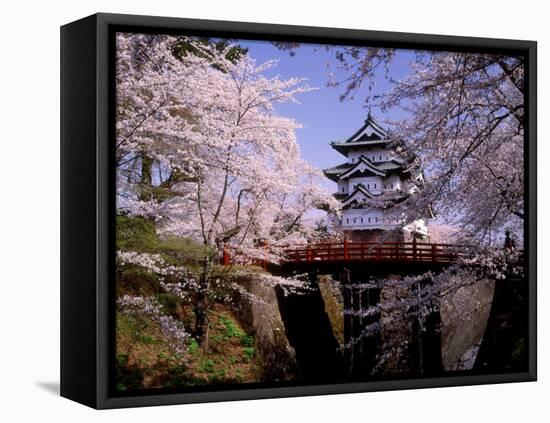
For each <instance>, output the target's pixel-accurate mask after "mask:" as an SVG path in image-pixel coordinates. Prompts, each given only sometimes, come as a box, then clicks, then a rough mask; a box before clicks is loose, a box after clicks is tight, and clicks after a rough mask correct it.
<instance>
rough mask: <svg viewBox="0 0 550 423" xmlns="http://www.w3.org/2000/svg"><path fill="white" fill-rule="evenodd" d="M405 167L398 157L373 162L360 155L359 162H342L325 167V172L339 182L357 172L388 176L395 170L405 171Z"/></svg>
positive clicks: (331, 178) (328, 176)
mask: <svg viewBox="0 0 550 423" xmlns="http://www.w3.org/2000/svg"><path fill="white" fill-rule="evenodd" d="M404 167H405V166H404V164H403V162H402V161H401V160H400V159H398V158H393V159H392V160H390V161H387V162H381V163H373V162H372V161H371V160H369V158H368V157H366V156H360V157H359V160H358V161H357V163H342V164H339V165H338V166H334V167H330V168H328V169H324V170H323V173H324V174H325V176H326V177H327V178H329V179H330V180H331V181H334V182H338V180H339V179H345V178H349V177H351V176H353V175H354V174H356V173H359V174H361V175H365V174H371V175H376V176H386V175H387V174H388V173H390V172H392V171H394V170H403V171H405V169H404Z"/></svg>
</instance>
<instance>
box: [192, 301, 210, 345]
mask: <svg viewBox="0 0 550 423" xmlns="http://www.w3.org/2000/svg"><path fill="white" fill-rule="evenodd" d="M208 306H209V304H208V295H207V292H204V293H202V292H201V293H199V295H198V296H197V302H196V304H195V336H196V337H197V341H198V343H199V345H200V347H201V349H202V350H203V351H204V352H206V350H208Z"/></svg>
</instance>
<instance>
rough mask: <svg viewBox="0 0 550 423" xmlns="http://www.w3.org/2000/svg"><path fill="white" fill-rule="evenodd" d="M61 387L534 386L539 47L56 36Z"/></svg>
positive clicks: (118, 24) (206, 28)
mask: <svg viewBox="0 0 550 423" xmlns="http://www.w3.org/2000/svg"><path fill="white" fill-rule="evenodd" d="M61 71H62V74H61V100H62V105H61V155H62V157H61V159H62V160H61V189H62V201H61V219H62V220H61V222H62V232H61V241H62V258H61V260H62V261H61V268H62V274H61V393H62V395H63V396H65V397H67V398H70V399H73V400H75V401H78V402H81V403H83V404H86V405H89V406H92V407H96V408H115V407H129V406H143V405H157V404H175V403H188V402H205V401H222V400H237V399H252V398H271V397H283V396H298V395H314V394H330V393H344V392H364V391H373V390H392V389H410V388H425V387H437V386H456V385H468V384H482V383H500V382H520V381H533V380H535V379H536V320H535V318H536V263H535V260H536V179H535V178H536V168H535V166H536V160H535V154H536V43H535V42H531V41H516V40H495V39H481V38H467V37H449V36H435V35H418V34H402V33H388V32H372V31H355V30H343V29H330V28H313V27H295V26H280V25H265V24H253V23H239V22H215V21H202V20H188V19H175V18H159V17H145V16H130V15H111V14H97V15H93V16H90V17H87V18H84V19H82V20H79V21H76V22H73V23H70V24H68V25H66V26H63V27H62V29H61Z"/></svg>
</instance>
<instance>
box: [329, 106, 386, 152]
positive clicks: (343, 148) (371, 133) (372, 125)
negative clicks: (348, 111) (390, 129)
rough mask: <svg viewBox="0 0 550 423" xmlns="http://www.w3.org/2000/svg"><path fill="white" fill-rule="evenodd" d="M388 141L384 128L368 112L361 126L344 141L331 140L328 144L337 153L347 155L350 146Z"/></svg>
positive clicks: (384, 143)
mask: <svg viewBox="0 0 550 423" xmlns="http://www.w3.org/2000/svg"><path fill="white" fill-rule="evenodd" d="M389 142H390V140H389V139H388V134H387V132H386V130H385V129H384V128H382V127H381V126H380V125H379V124H378V123H377V122H376V121H375V120H374V119H373V118H372V116H371V115H370V113H369V115H368V116H367V119H365V122H364V123H363V126H361V128H359V129H358V130H357V131H356V132H355V133H354V134H353V135H352V136H351V137H349V138H348V139H347V140H345V141H333V142H331V143H330V145H331V146H332V148H334V149H335V150H336V151H338V152H339V153H341V154H343V155H344V156H347V154H348V151H349V149H350V148H357V147H376V146H385V145H386V144H388V143H389Z"/></svg>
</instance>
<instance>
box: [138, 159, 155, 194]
mask: <svg viewBox="0 0 550 423" xmlns="http://www.w3.org/2000/svg"><path fill="white" fill-rule="evenodd" d="M140 185H141V186H140V189H141V192H140V195H139V199H140V200H141V201H149V200H150V199H151V198H152V190H153V159H151V158H149V157H147V156H146V155H145V154H141V181H140Z"/></svg>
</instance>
